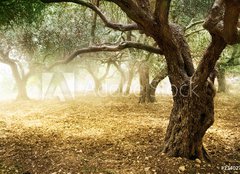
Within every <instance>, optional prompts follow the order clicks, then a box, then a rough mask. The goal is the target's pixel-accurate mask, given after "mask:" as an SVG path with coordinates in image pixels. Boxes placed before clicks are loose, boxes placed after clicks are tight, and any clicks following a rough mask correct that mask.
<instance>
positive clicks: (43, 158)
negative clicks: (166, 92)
mask: <svg viewBox="0 0 240 174" xmlns="http://www.w3.org/2000/svg"><path fill="white" fill-rule="evenodd" d="M239 98H240V96H239V95H237V96H235V95H223V94H218V95H217V97H216V98H215V103H216V107H215V113H216V114H215V123H214V125H213V126H212V127H211V128H210V129H209V130H208V132H207V134H206V136H205V138H204V144H205V146H206V149H207V151H208V153H209V155H210V156H211V158H212V163H211V164H208V163H205V162H201V163H200V161H190V160H186V159H182V158H169V157H167V156H165V155H164V154H162V153H161V150H162V149H163V141H164V134H165V131H166V126H167V124H168V118H169V114H170V110H171V105H172V100H171V97H170V96H159V97H158V102H157V103H155V104H148V105H141V104H138V103H137V98H136V97H134V96H131V97H105V98H99V97H93V96H85V97H81V98H79V99H77V100H75V101H67V102H59V101H44V102H41V101H25V102H12V103H10V102H1V103H0V173H3V174H14V173H19V174H23V173H26V174H27V173H31V174H34V173H36V174H58V173H59V174H64V173H68V174H77V173H79V174H85V173H86V174H90V173H92V174H97V173H98V174H100V173H102V174H107V173H108V174H115V173H116V174H118V173H121V174H128V173H129V174H154V173H155V174H168V173H169V174H171V173H174V174H175V173H214V174H215V173H238V172H239V173H240V143H239V142H240V134H239V132H240V131H239V129H240V100H239ZM223 166H224V167H223ZM232 166H238V167H235V168H234V167H232ZM223 169H226V170H223ZM227 169H231V170H227ZM233 169H235V170H233ZM236 169H238V170H236Z"/></svg>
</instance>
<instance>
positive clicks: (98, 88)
mask: <svg viewBox="0 0 240 174" xmlns="http://www.w3.org/2000/svg"><path fill="white" fill-rule="evenodd" d="M110 66H111V62H110V61H108V62H107V68H106V71H105V73H104V74H103V75H102V76H101V77H98V76H97V74H95V72H94V71H93V70H92V68H91V66H90V65H87V67H86V69H87V71H88V72H89V74H90V75H91V76H92V79H93V81H94V84H95V87H94V91H95V92H96V93H97V94H98V92H100V91H102V84H103V81H104V80H105V79H106V77H107V75H108V73H109V70H110Z"/></svg>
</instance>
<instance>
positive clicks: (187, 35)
mask: <svg viewBox="0 0 240 174" xmlns="http://www.w3.org/2000/svg"><path fill="white" fill-rule="evenodd" d="M204 30H205V29H204V28H201V29H198V30H194V31H192V32H190V33H187V34H185V37H189V36H191V35H193V34H195V33H199V32H201V31H204Z"/></svg>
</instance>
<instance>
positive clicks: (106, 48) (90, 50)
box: [48, 42, 162, 70]
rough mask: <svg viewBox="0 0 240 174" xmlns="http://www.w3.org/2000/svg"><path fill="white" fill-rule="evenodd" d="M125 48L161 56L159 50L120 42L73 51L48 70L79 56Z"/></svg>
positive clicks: (134, 43)
mask: <svg viewBox="0 0 240 174" xmlns="http://www.w3.org/2000/svg"><path fill="white" fill-rule="evenodd" d="M127 48H135V49H141V50H145V51H148V52H152V53H156V54H162V50H161V49H159V48H154V47H152V46H148V45H144V44H141V43H136V42H122V43H120V44H119V45H115V46H112V45H111V46H109V45H102V46H90V47H88V48H82V49H79V50H77V51H75V52H74V53H73V54H71V55H70V56H69V57H67V58H66V59H64V60H61V61H58V62H56V63H54V64H53V65H51V66H50V67H49V68H48V69H49V70H50V69H52V68H53V67H55V66H57V65H61V64H67V63H69V62H71V61H72V60H73V59H75V58H76V57H77V56H78V55H80V54H85V53H93V52H103V51H107V52H116V51H121V50H124V49H127Z"/></svg>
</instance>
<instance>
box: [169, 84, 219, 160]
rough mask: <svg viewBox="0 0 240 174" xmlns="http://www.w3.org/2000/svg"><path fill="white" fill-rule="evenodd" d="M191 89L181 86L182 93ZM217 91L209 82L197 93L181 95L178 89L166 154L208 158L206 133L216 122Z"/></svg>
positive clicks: (189, 157)
mask: <svg viewBox="0 0 240 174" xmlns="http://www.w3.org/2000/svg"><path fill="white" fill-rule="evenodd" d="M185 92H186V93H185ZM188 92H189V91H187V90H186V91H184V90H182V92H181V93H183V94H184V95H187V93H188ZM214 93H215V92H214V91H213V90H212V88H211V86H210V85H208V84H206V86H205V88H203V89H202V91H199V92H198V93H197V95H195V94H193V95H188V97H182V96H181V95H182V94H180V93H179V94H178V95H177V96H176V97H174V104H173V109H172V112H171V115H170V121H169V125H168V128H167V132H166V137H165V147H164V152H165V153H166V154H167V155H169V156H181V157H186V158H188V159H196V158H199V159H205V160H209V157H208V155H207V153H206V151H205V150H204V147H203V136H204V135H205V132H206V131H207V129H208V128H209V127H210V126H211V125H212V124H213V122H214V104H213V97H214Z"/></svg>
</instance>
